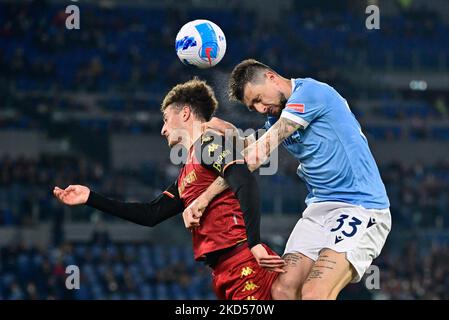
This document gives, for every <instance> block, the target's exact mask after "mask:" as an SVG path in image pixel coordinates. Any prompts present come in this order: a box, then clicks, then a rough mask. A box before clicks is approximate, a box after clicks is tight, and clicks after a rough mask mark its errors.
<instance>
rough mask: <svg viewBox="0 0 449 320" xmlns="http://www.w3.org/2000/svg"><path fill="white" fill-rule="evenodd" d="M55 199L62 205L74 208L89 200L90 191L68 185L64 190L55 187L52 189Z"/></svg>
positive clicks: (85, 188) (78, 186) (82, 187)
mask: <svg viewBox="0 0 449 320" xmlns="http://www.w3.org/2000/svg"><path fill="white" fill-rule="evenodd" d="M53 194H54V195H55V197H56V198H57V199H58V200H59V201H61V202H62V203H64V204H67V205H69V206H75V205H78V204H85V203H86V202H87V199H88V198H89V194H90V189H89V188H88V187H85V186H81V185H70V186H68V187H67V188H65V189H61V188H59V187H55V188H54V189H53Z"/></svg>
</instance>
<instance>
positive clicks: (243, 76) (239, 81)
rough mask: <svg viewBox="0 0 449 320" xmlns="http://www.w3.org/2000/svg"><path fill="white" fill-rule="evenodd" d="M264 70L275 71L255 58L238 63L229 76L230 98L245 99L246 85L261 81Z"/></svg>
mask: <svg viewBox="0 0 449 320" xmlns="http://www.w3.org/2000/svg"><path fill="white" fill-rule="evenodd" d="M264 71H273V69H271V68H270V67H269V66H267V65H265V64H263V63H262V62H259V61H257V60H254V59H246V60H243V61H242V62H240V63H239V64H238V65H236V66H235V68H234V70H232V73H231V77H230V78H229V88H228V95H229V99H230V100H234V101H235V100H237V101H243V88H244V87H245V85H246V84H247V83H248V82H251V83H255V82H261V81H262V78H261V74H262V72H264ZM273 72H274V71H273Z"/></svg>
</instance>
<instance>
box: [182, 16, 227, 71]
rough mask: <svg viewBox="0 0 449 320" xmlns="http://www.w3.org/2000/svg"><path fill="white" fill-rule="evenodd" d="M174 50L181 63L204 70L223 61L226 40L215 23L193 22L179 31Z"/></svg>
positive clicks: (206, 21)
mask: <svg viewBox="0 0 449 320" xmlns="http://www.w3.org/2000/svg"><path fill="white" fill-rule="evenodd" d="M175 48H176V53H177V54H178V57H179V59H180V60H181V61H182V63H184V64H185V65H194V66H196V67H198V68H202V69H205V68H210V67H213V66H215V65H216V64H217V63H219V62H220V61H221V59H223V57H224V55H225V52H226V38H225V35H224V33H223V31H222V30H221V29H220V27H219V26H217V25H216V24H215V23H213V22H211V21H209V20H194V21H190V22H188V23H186V24H185V25H183V26H182V28H181V30H179V32H178V34H177V35H176V43H175Z"/></svg>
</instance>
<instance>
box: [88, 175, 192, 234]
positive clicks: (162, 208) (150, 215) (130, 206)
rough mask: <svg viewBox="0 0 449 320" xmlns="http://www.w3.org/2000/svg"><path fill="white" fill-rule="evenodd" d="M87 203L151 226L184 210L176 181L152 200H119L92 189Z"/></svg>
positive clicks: (117, 215)
mask: <svg viewBox="0 0 449 320" xmlns="http://www.w3.org/2000/svg"><path fill="white" fill-rule="evenodd" d="M86 205H88V206H90V207H92V208H95V209H98V210H100V211H103V212H106V213H109V214H112V215H114V216H116V217H119V218H122V219H125V220H128V221H131V222H134V223H137V224H140V225H143V226H149V227H154V226H155V225H157V224H159V223H161V222H162V221H165V220H167V219H169V218H171V217H173V216H175V215H177V214H178V213H180V212H182V211H183V210H184V204H183V202H182V200H181V199H180V197H179V193H178V184H177V182H176V181H175V182H174V183H173V184H172V185H171V186H170V187H168V188H167V189H166V190H165V191H164V192H162V193H161V194H160V195H159V196H158V197H156V198H155V199H153V200H152V201H150V202H124V201H118V200H114V199H109V198H107V197H104V196H102V195H100V194H98V193H96V192H94V191H91V192H90V194H89V198H88V199H87V202H86Z"/></svg>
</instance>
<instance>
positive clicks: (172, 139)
mask: <svg viewBox="0 0 449 320" xmlns="http://www.w3.org/2000/svg"><path fill="white" fill-rule="evenodd" d="M162 117H163V120H164V125H163V127H162V130H161V134H162V135H163V136H165V138H166V139H167V142H168V146H169V147H170V148H172V147H173V146H175V145H176V144H178V143H179V142H181V141H182V137H183V135H184V133H185V128H184V125H185V122H184V121H183V110H181V111H179V110H177V109H176V108H175V107H174V106H173V105H169V106H168V107H167V108H166V109H165V110H164V113H163V115H162Z"/></svg>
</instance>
